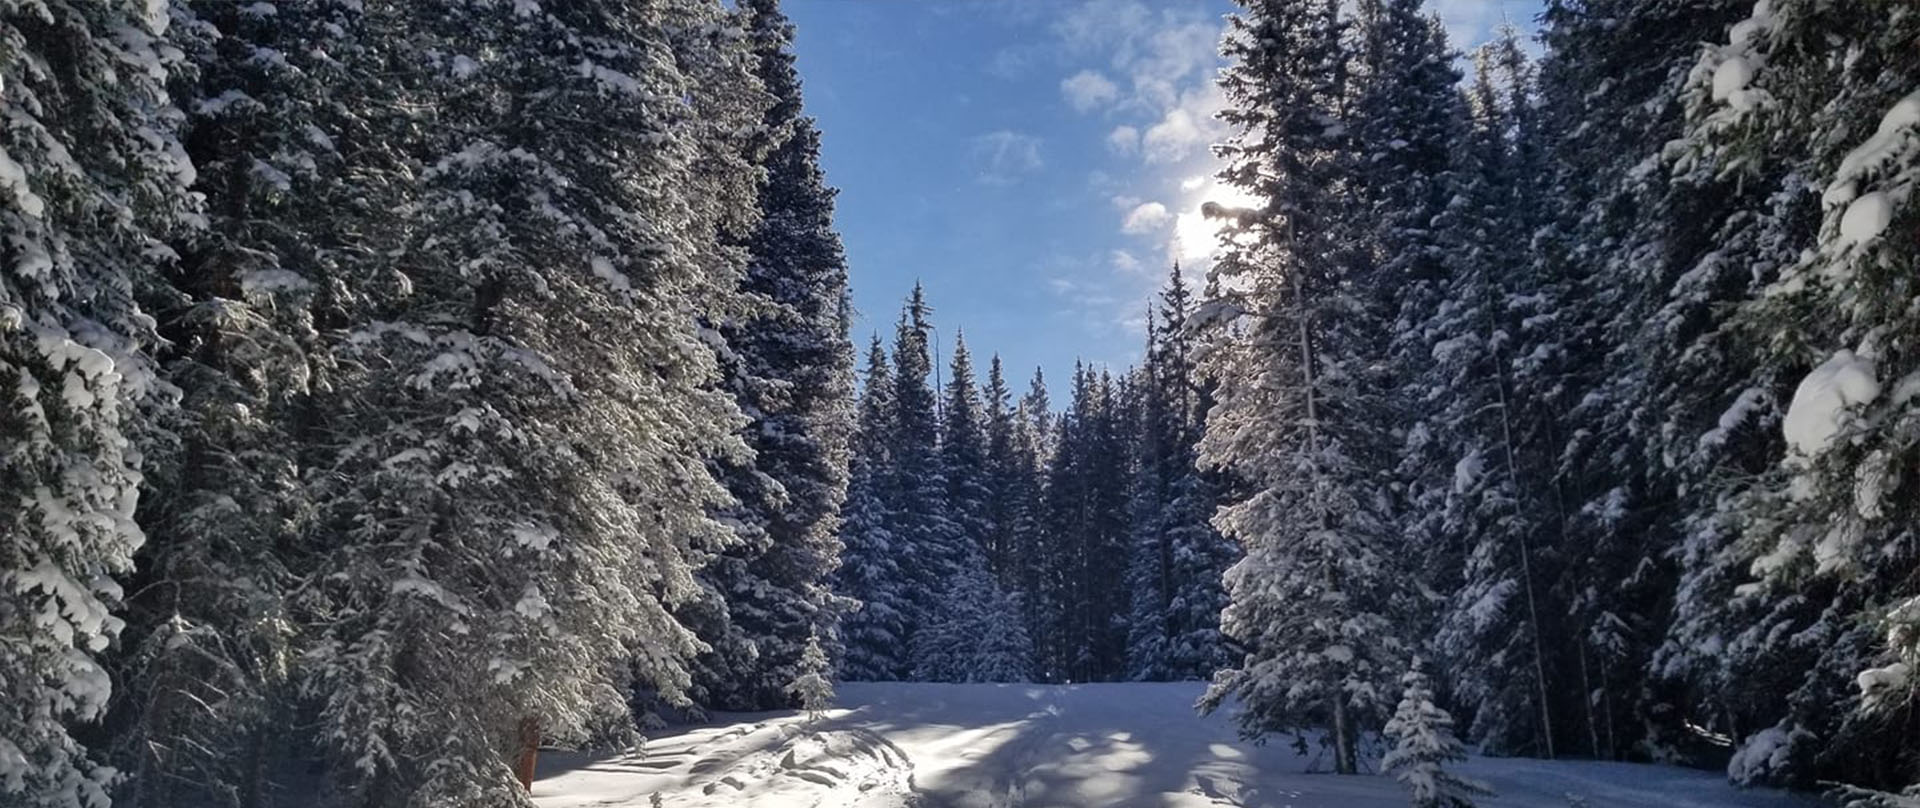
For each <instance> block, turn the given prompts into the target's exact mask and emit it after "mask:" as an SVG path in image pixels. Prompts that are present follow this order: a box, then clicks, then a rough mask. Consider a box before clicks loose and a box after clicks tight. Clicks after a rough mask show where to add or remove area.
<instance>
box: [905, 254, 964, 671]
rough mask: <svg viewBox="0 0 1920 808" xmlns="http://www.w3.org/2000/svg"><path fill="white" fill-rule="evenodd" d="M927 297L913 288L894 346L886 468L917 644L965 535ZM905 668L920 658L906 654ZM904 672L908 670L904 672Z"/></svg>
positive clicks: (956, 568)
mask: <svg viewBox="0 0 1920 808" xmlns="http://www.w3.org/2000/svg"><path fill="white" fill-rule="evenodd" d="M931 311H932V310H931V309H930V308H928V306H927V301H926V293H925V291H924V290H922V289H921V288H920V286H919V284H915V285H914V287H913V293H912V294H911V295H910V296H909V297H908V299H907V303H906V306H905V308H903V309H902V311H901V313H900V323H899V325H898V327H897V328H896V330H895V335H894V342H893V417H892V419H891V420H892V433H891V438H892V448H891V451H892V457H893V463H892V466H891V468H890V469H889V473H890V475H891V479H890V481H889V484H888V492H887V494H888V497H889V500H888V511H889V513H890V514H891V516H892V518H893V524H892V525H891V527H890V532H891V533H892V534H893V536H894V538H895V540H896V542H897V544H896V547H897V549H896V551H895V552H896V553H898V556H897V557H898V558H899V559H900V562H899V563H900V565H901V568H902V573H903V576H904V579H905V581H906V583H907V598H908V600H907V603H908V607H909V608H908V611H907V628H908V636H909V637H913V638H915V639H916V640H917V638H918V637H919V631H920V629H921V627H922V626H925V625H927V623H928V622H929V620H930V619H931V618H932V617H933V616H934V615H935V614H937V612H938V610H939V609H940V608H941V606H942V605H943V604H944V597H945V595H946V593H947V591H948V589H949V587H951V586H952V585H953V581H954V579H955V577H956V576H957V575H958V574H959V573H960V571H961V570H962V569H964V567H965V565H966V563H967V558H966V550H967V546H966V543H965V539H966V536H965V534H963V533H962V532H961V528H960V527H959V526H958V525H957V524H955V523H954V521H953V520H952V519H951V518H950V516H949V514H950V511H949V510H948V508H947V496H948V493H949V489H948V485H947V475H946V470H945V463H944V462H943V458H942V457H941V454H940V417H939V412H938V411H937V409H936V407H935V396H934V391H933V388H932V387H931V386H930V385H929V384H928V377H929V376H930V375H932V372H933V358H932V356H931V354H930V346H931V345H932V331H933V324H932V323H931V322H930V321H929V320H928V319H927V316H928V314H929V313H930V312H931ZM910 654H911V657H910V662H909V663H908V664H909V666H910V668H909V670H910V669H911V667H912V666H917V665H918V664H919V663H920V660H921V659H922V657H923V654H922V650H921V649H920V648H918V647H915V648H913V649H912V650H911V652H910ZM902 673H903V674H904V673H906V671H902Z"/></svg>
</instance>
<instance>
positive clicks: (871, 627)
mask: <svg viewBox="0 0 1920 808" xmlns="http://www.w3.org/2000/svg"><path fill="white" fill-rule="evenodd" d="M893 393H894V387H893V371H892V368H891V366H890V365H889V364H888V362H887V353H886V349H885V348H884V347H882V346H881V344H880V337H879V335H877V334H876V335H874V337H873V344H872V345H871V346H870V347H869V348H868V349H867V369H866V383H865V385H864V387H863V389H862V392H861V395H860V407H859V410H860V412H859V420H858V421H857V423H856V425H855V427H854V434H853V445H852V452H851V461H850V465H849V467H848V484H847V503H846V507H845V508H844V509H843V513H842V516H843V518H842V520H841V525H840V540H841V543H842V544H843V546H844V549H843V551H842V553H841V564H840V568H839V570H837V571H836V572H835V574H834V575H835V586H834V592H835V593H836V594H838V595H840V596H842V597H845V598H847V599H848V600H851V601H853V602H854V603H853V606H852V611H851V612H849V613H848V614H847V615H846V617H845V618H844V621H843V623H842V625H841V637H842V641H843V642H844V643H845V644H846V650H845V652H844V655H843V656H842V657H841V658H840V661H839V676H840V678H841V679H846V680H853V681H887V680H893V679H900V678H903V677H904V676H905V675H906V673H907V671H908V665H909V664H910V661H909V659H908V656H907V653H906V650H907V639H908V633H907V631H908V622H907V621H908V615H909V614H911V613H912V604H911V603H910V602H909V597H910V596H909V594H908V586H909V584H908V581H907V580H906V578H905V573H904V570H903V569H902V566H901V556H900V550H901V547H900V544H899V542H898V540H897V538H896V537H895V534H894V533H893V532H892V527H893V525H895V524H896V521H895V518H894V515H893V511H892V509H891V500H890V498H889V495H890V493H891V491H892V488H891V484H892V480H893V416H894V406H893Z"/></svg>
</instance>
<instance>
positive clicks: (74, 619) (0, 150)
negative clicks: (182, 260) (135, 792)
mask: <svg viewBox="0 0 1920 808" xmlns="http://www.w3.org/2000/svg"><path fill="white" fill-rule="evenodd" d="M170 22H171V19H170V17H169V14H168V8H167V6H165V5H146V6H135V5H132V4H108V3H79V2H54V3H34V4H10V5H9V6H8V7H7V8H6V9H5V10H4V11H0V93H3V94H4V96H0V98H3V100H0V105H3V106H4V107H5V108H6V110H7V114H6V118H7V122H6V125H5V126H4V127H0V186H4V187H5V200H6V201H5V203H4V204H0V240H4V242H5V245H6V246H5V250H4V251H5V253H6V256H7V257H6V261H5V269H4V270H0V402H3V403H0V434H4V436H5V438H4V441H5V446H4V450H0V535H3V536H4V538H0V638H4V639H0V772H4V774H3V775H0V802H6V803H7V804H10V805H29V806H32V805H47V806H80V805H91V806H98V805H104V804H106V802H107V797H106V790H107V788H108V787H109V785H110V783H111V781H112V778H113V776H114V772H113V770H112V769H110V768H106V767H103V766H101V765H99V764H100V761H99V759H98V758H97V757H95V756H94V755H93V754H92V753H91V752H90V751H89V750H88V749H86V748H84V747H82V746H81V744H80V743H79V742H78V741H76V740H75V737H74V734H73V732H72V731H71V730H70V728H69V727H70V725H71V724H72V723H76V722H90V721H93V720H95V719H97V718H99V717H100V716H101V714H102V713H103V711H105V709H106V708H107V703H108V697H109V695H110V693H111V691H112V685H111V683H110V681H109V677H108V674H107V671H106V670H105V668H104V667H103V666H102V664H101V661H100V657H99V655H100V654H101V652H103V651H105V650H107V648H108V646H109V645H110V644H111V643H112V642H113V641H114V639H115V637H116V636H117V635H118V634H119V631H120V628H121V626H122V620H121V618H120V617H118V616H116V615H115V614H114V613H113V612H114V610H115V609H116V608H117V607H118V606H119V605H120V602H121V595H122V592H121V588H120V586H119V585H118V584H117V583H116V582H115V581H114V576H116V575H119V574H122V573H125V572H127V571H128V570H129V569H130V568H131V566H132V559H133V553H134V551H135V550H136V549H137V548H139V546H140V544H141V542H142V541H143V540H144V536H143V534H142V531H141V529H140V527H139V526H138V525H137V524H135V522H134V510H135V506H136V503H137V502H138V496H139V488H140V485H141V457H142V453H141V450H140V448H139V445H138V443H136V441H138V440H140V439H141V438H143V437H144V436H143V435H142V434H141V433H142V432H143V431H144V429H143V416H142V413H143V411H144V410H143V407H148V406H151V407H153V408H154V409H155V410H164V408H166V407H167V406H168V402H167V401H165V400H163V399H161V398H160V397H158V396H156V395H155V394H156V393H160V392H163V391H162V390H161V389H160V388H159V386H158V385H157V384H156V380H155V377H154V367H153V363H152V362H151V360H150V359H149V358H148V357H147V356H146V355H145V351H146V350H147V349H149V348H150V347H151V346H152V345H153V344H154V343H155V342H156V334H155V332H154V323H153V320H152V318H151V317H150V315H149V314H147V313H146V312H144V311H142V309H141V307H140V306H139V305H138V304H137V303H136V302H135V300H136V294H147V295H155V296H158V297H161V298H165V297H170V296H171V294H172V292H171V290H168V289H166V288H165V285H166V284H167V282H168V280H169V279H168V278H166V277H165V276H164V275H163V274H162V273H161V271H160V270H161V269H162V268H164V267H166V266H167V265H168V264H169V263H170V262H171V261H172V260H174V258H175V256H174V254H173V252H172V251H171V250H170V249H169V248H168V246H167V243H166V239H167V238H168V237H169V236H171V235H173V234H175V233H179V232H181V231H183V230H185V229H187V228H189V227H191V226H192V225H193V224H194V222H195V221H196V219H197V217H198V212H197V211H196V210H195V204H194V199H193V198H192V197H190V196H189V195H188V194H187V191H186V186H187V185H188V184H189V183H191V182H192V180H193V167H192V165H191V163H189V162H188V161H187V159H186V156H185V154H184V152H183V150H182V148H181V146H180V143H179V141H178V139H177V138H176V133H177V131H178V127H179V123H180V112H179V110H178V109H176V108H174V107H173V106H171V99H170V98H169V96H168V94H167V91H166V89H165V83H166V82H167V80H168V78H169V71H171V70H173V69H175V68H176V67H178V65H177V64H175V59H176V57H177V56H178V51H176V50H175V49H173V48H172V47H171V46H170V45H169V44H168V43H166V42H164V41H163V40H162V37H163V36H164V35H165V34H166V31H167V27H168V25H169V23H170Z"/></svg>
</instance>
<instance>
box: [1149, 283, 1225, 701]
mask: <svg viewBox="0 0 1920 808" xmlns="http://www.w3.org/2000/svg"><path fill="white" fill-rule="evenodd" d="M1192 308H1193V307H1192V303H1191V296H1190V294H1189V292H1188V291H1187V283H1186V279H1185V278H1184V277H1183V276H1182V274H1181V271H1180V267H1179V265H1177V264H1176V265H1175V266H1174V267H1173V269H1172V271H1171V273H1170V274H1169V276H1168V278H1167V283H1166V286H1165V288H1164V289H1162V291H1161V293H1160V299H1159V305H1158V307H1157V308H1156V310H1155V311H1154V312H1153V313H1152V320H1151V321H1150V323H1149V329H1148V333H1147V357H1146V362H1145V364H1143V365H1142V367H1141V369H1140V379H1141V382H1140V384H1141V390H1140V393H1139V400H1140V405H1139V406H1140V419H1139V428H1138V437H1137V439H1136V440H1135V441H1134V444H1135V450H1134V453H1135V455H1136V462H1137V464H1138V466H1137V470H1136V473H1135V475H1134V486H1133V490H1132V496H1133V515H1132V518H1133V526H1132V530H1133V534H1132V537H1131V542H1132V549H1131V553H1132V558H1131V560H1130V562H1129V566H1128V586H1129V588H1130V589H1131V590H1132V597H1133V603H1132V612H1131V615H1130V616H1129V618H1128V621H1127V627H1128V635H1127V676H1128V677H1129V678H1133V679H1147V680H1181V679H1207V678H1209V677H1211V676H1212V675H1213V672H1214V671H1216V670H1219V669H1220V668H1223V667H1226V666H1227V665H1228V664H1230V663H1231V661H1232V660H1231V659H1229V658H1228V655H1227V651H1226V646H1225V643H1224V640H1223V638H1222V636H1221V635H1220V610H1221V609H1223V608H1225V606H1226V593H1225V591H1224V590H1223V589H1222V588H1221V576H1222V575H1223V574H1224V573H1225V572H1226V569H1227V568H1228V567H1229V566H1231V565H1232V564H1233V562H1234V560H1236V553H1235V550H1234V547H1233V545H1232V543H1231V542H1229V541H1227V540H1226V539H1225V538H1224V537H1222V536H1221V535H1220V533H1219V532H1218V531H1216V530H1215V529H1214V528H1213V525H1212V524H1210V522H1209V520H1211V519H1212V518H1213V512H1214V510H1215V509H1216V508H1217V507H1218V505H1219V501H1218V500H1219V493H1218V486H1217V485H1216V483H1215V482H1214V481H1213V480H1212V479H1210V478H1209V477H1208V476H1207V475H1205V474H1203V473H1202V472H1201V470H1200V469H1199V468H1198V466H1197V462H1196V458H1195V451H1196V450H1195V446H1196V444H1198V443H1199V439H1200V430H1201V427H1202V422H1203V421H1204V420H1205V418H1206V408H1207V407H1208V406H1210V403H1211V401H1210V396H1208V395H1206V393H1205V391H1204V389H1203V386H1202V385H1201V383H1200V380H1199V379H1198V378H1197V377H1196V375H1195V371H1194V366H1193V344H1192V343H1193V335H1192V334H1191V333H1190V332H1189V331H1188V329H1187V317H1188V316H1189V315H1190V314H1191V313H1192Z"/></svg>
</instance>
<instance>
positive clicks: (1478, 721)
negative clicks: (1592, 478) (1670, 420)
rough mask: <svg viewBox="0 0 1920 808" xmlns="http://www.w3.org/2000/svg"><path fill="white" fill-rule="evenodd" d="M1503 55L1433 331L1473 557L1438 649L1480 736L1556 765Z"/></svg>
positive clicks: (1446, 257)
mask: <svg viewBox="0 0 1920 808" xmlns="http://www.w3.org/2000/svg"><path fill="white" fill-rule="evenodd" d="M1495 47H1496V46H1487V47H1484V48H1482V49H1481V50H1479V51H1478V52H1477V53H1476V54H1475V78H1474V83H1473V86H1472V89H1471V90H1470V91H1469V97H1470V107H1471V109H1472V116H1473V120H1472V125H1471V127H1470V129H1469V130H1468V132H1466V133H1465V136H1464V137H1463V138H1462V140H1461V141H1460V143H1459V148H1458V154H1457V156H1456V157H1455V160H1454V163H1455V165H1454V169H1453V171H1452V172H1451V174H1450V175H1449V180H1450V181H1449V183H1448V185H1449V187H1450V190H1451V198H1450V201H1449V202H1448V204H1447V207H1446V209H1445V210H1443V211H1442V212H1441V213H1440V215H1439V216H1437V217H1436V218H1435V219H1434V227H1435V230H1436V231H1437V232H1436V241H1437V243H1438V244H1439V246H1440V248H1441V256H1442V258H1441V264H1442V266H1443V268H1444V271H1445V273H1446V277H1445V280H1444V281H1443V283H1444V286H1443V291H1442V297H1441V302H1440V304H1439V306H1437V307H1436V309H1435V310H1434V311H1433V312H1432V313H1431V315H1430V317H1429V319H1428V320H1427V321H1426V322H1425V323H1422V324H1421V326H1420V327H1421V329H1422V331H1423V332H1424V333H1425V335H1426V338H1427V340H1428V341H1429V343H1430V357H1431V365H1430V366H1429V368H1428V370H1427V373H1426V374H1425V378H1426V379H1427V385H1426V387H1427V389H1428V390H1429V391H1433V392H1437V393H1438V395H1437V396H1435V397H1433V398H1430V399H1428V400H1426V401H1424V402H1422V403H1424V404H1426V405H1427V406H1428V407H1430V408H1431V409H1432V411H1433V412H1434V426H1433V429H1434V430H1435V437H1434V438H1433V440H1436V441H1438V443H1439V445H1440V446H1441V447H1444V448H1442V449H1441V453H1442V456H1444V457H1446V458H1448V459H1450V460H1451V461H1452V463H1451V468H1444V469H1435V471H1436V472H1438V473H1441V474H1444V475H1445V479H1444V480H1438V479H1436V480H1430V481H1428V482H1429V485H1430V486H1432V487H1436V488H1437V487H1438V486H1440V485H1443V484H1444V485H1448V486H1449V488H1448V490H1447V492H1446V494H1445V495H1444V508H1445V510H1444V513H1445V516H1444V519H1443V522H1442V530H1443V532H1444V535H1445V536H1446V537H1447V539H1448V540H1449V541H1454V542H1458V543H1459V546H1460V547H1461V548H1462V558H1461V561H1460V562H1459V564H1460V566H1459V570H1460V573H1459V574H1460V578H1459V579H1458V581H1457V582H1449V583H1450V584H1451V586H1450V587H1449V590H1448V591H1450V592H1451V594H1452V597H1453V603H1452V604H1451V606H1450V608H1449V609H1448V610H1447V612H1446V616H1445V617H1444V618H1443V619H1442V621H1441V626H1440V630H1439V633H1438V635H1437V638H1436V642H1435V644H1436V646H1437V650H1439V651H1440V652H1441V653H1442V654H1443V655H1444V656H1445V658H1446V659H1447V661H1448V666H1449V668H1450V669H1451V670H1452V671H1453V674H1454V675H1453V691H1454V692H1455V693H1456V694H1457V695H1458V696H1459V698H1460V699H1461V701H1462V703H1463V704H1464V705H1465V706H1467V707H1468V708H1469V709H1471V710H1472V721H1471V722H1470V724H1469V726H1471V727H1472V730H1473V733H1474V736H1475V737H1476V738H1479V739H1481V741H1482V742H1483V743H1486V744H1488V746H1489V747H1490V748H1492V749H1494V750H1496V751H1499V752H1503V753H1514V752H1522V751H1525V752H1531V753H1533V754H1538V755H1542V756H1546V757H1552V756H1553V754H1554V733H1553V720H1552V715H1553V708H1552V705H1551V704H1550V702H1549V700H1548V696H1549V693H1551V692H1555V691H1556V690H1557V688H1556V687H1555V683H1554V682H1553V681H1552V680H1550V678H1549V677H1548V673H1547V672H1548V661H1547V653H1548V649H1547V648H1546V640H1545V636H1546V635H1547V634H1548V633H1549V630H1548V628H1547V627H1546V626H1545V625H1544V624H1543V620H1544V619H1545V618H1547V617H1549V616H1550V614H1549V613H1550V612H1552V611H1553V607H1552V605H1551V604H1550V603H1546V596H1547V594H1548V593H1547V589H1546V584H1545V582H1546V581H1547V580H1548V578H1547V577H1546V576H1545V575H1544V574H1543V571H1542V570H1541V569H1540V567H1541V563H1540V555H1541V554H1540V550H1539V549H1538V548H1537V547H1536V546H1535V545H1536V543H1537V542H1538V541H1539V537H1540V536H1541V535H1542V534H1543V533H1545V532H1546V531H1545V530H1544V529H1543V526H1542V520H1541V519H1539V518H1538V514H1539V504H1538V503H1539V497H1538V496H1537V494H1536V492H1535V491H1533V490H1531V488H1530V487H1529V481H1531V480H1538V479H1540V478H1541V476H1542V475H1541V474H1539V473H1538V472H1539V471H1540V469H1537V468H1534V467H1531V466H1529V465H1527V455H1526V454H1525V448H1524V447H1522V446H1520V445H1519V442H1520V441H1521V440H1524V439H1525V438H1526V437H1527V436H1528V435H1529V430H1528V429H1527V427H1526V425H1525V422H1524V419H1525V418H1527V413H1526V412H1525V411H1524V410H1523V409H1522V408H1521V407H1520V406H1519V404H1518V402H1516V401H1515V390H1514V382H1513V379H1512V377H1511V375H1510V374H1511V368H1512V364H1513V362H1512V357H1513V353H1514V351H1515V347H1516V345H1515V342H1516V340H1517V339H1518V337H1517V335H1518V332H1519V331H1520V328H1521V324H1520V319H1521V317H1520V315H1519V314H1518V313H1517V312H1516V311H1515V310H1514V303H1513V301H1515V300H1517V299H1524V298H1525V297H1526V295H1527V292H1528V290H1527V289H1526V288H1525V286H1524V283H1525V280H1526V275H1525V273H1524V271H1523V268H1524V266H1525V261H1526V258H1525V256H1524V255H1522V254H1520V253H1519V252H1518V251H1517V250H1515V249H1513V247H1514V244H1515V243H1514V241H1513V240H1511V239H1504V238H1500V237H1499V233H1500V232H1501V230H1502V228H1504V227H1505V226H1506V225H1507V224H1508V223H1509V217H1510V216H1511V215H1512V211H1513V209H1514V207H1513V205H1514V200H1515V193H1514V192H1515V189H1516V188H1517V186H1518V185H1519V184H1520V183H1521V182H1522V181H1523V179H1522V178H1520V177H1518V176H1517V174H1516V165H1515V163H1516V160H1515V150H1514V147H1513V144H1512V143H1511V141H1510V137H1511V133H1513V132H1514V131H1515V130H1516V126H1515V119H1516V116H1517V114H1518V112H1517V111H1516V110H1515V109H1514V108H1513V107H1512V106H1511V104H1509V103H1508V102H1507V99H1506V98H1504V97H1503V96H1502V93H1501V92H1500V89H1499V88H1498V87H1497V86H1496V84H1495V78H1494V75H1493V71H1494V64H1493V58H1494V56H1495Z"/></svg>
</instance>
